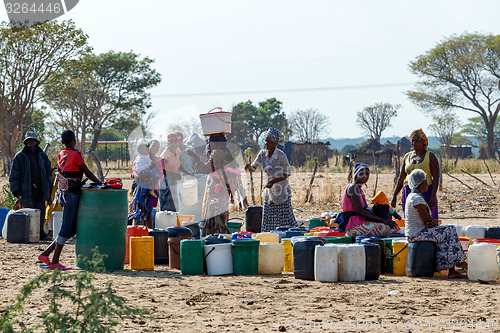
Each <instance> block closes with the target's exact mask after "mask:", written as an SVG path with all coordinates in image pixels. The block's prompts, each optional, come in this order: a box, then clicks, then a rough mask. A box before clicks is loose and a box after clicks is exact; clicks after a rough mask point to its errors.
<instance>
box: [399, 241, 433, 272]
mask: <svg viewBox="0 0 500 333" xmlns="http://www.w3.org/2000/svg"><path fill="white" fill-rule="evenodd" d="M435 261H436V244H435V243H434V242H427V241H421V242H411V243H409V244H408V255H407V259H406V276H412V277H432V276H433V275H434V264H435Z"/></svg>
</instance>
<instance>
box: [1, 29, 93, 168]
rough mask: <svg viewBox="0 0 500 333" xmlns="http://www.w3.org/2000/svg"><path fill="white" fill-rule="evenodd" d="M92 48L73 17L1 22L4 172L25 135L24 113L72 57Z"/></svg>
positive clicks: (2, 148)
mask: <svg viewBox="0 0 500 333" xmlns="http://www.w3.org/2000/svg"><path fill="white" fill-rule="evenodd" d="M88 51H89V47H88V46H87V36H86V35H85V34H84V33H83V31H81V30H80V29H76V28H75V25H74V24H73V23H72V22H70V21H64V22H62V23H56V22H53V21H51V22H45V23H42V24H35V25H33V26H32V27H30V28H18V27H13V26H11V25H9V24H8V23H5V22H3V23H0V132H1V134H0V147H1V150H2V155H3V162H4V166H6V168H5V169H4V172H5V173H8V172H9V171H10V165H11V162H12V158H13V157H14V155H15V153H16V150H17V148H18V146H19V143H20V142H21V139H22V136H23V118H24V115H25V113H26V112H27V111H28V110H29V109H30V108H32V107H33V105H34V104H35V103H36V102H37V101H38V100H39V99H40V94H39V92H40V88H41V87H43V86H44V85H46V84H48V83H49V82H50V81H51V79H52V73H53V72H54V71H57V70H59V69H60V68H61V67H62V66H63V65H64V64H65V63H67V62H68V61H69V60H71V59H73V58H75V57H77V56H80V55H82V54H85V53H87V52H88Z"/></svg>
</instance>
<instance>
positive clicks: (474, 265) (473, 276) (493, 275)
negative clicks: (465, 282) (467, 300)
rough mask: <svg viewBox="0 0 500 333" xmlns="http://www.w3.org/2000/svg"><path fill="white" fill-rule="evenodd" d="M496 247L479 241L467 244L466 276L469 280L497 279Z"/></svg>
mask: <svg viewBox="0 0 500 333" xmlns="http://www.w3.org/2000/svg"><path fill="white" fill-rule="evenodd" d="M496 250H497V247H496V246H495V245H493V244H488V243H479V244H473V245H471V246H469V251H468V252H469V253H468V256H469V258H468V267H467V276H468V278H469V280H471V281H478V280H481V281H496V280H498V260H497V252H496Z"/></svg>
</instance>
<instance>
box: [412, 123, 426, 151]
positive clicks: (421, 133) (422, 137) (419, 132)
mask: <svg viewBox="0 0 500 333" xmlns="http://www.w3.org/2000/svg"><path fill="white" fill-rule="evenodd" d="M414 135H417V136H418V137H419V138H420V140H422V142H423V145H424V150H427V145H428V144H429V140H427V136H426V135H425V133H424V131H422V129H421V128H419V129H416V130H414V131H413V132H411V134H410V139H411V138H412V137H413V136H414Z"/></svg>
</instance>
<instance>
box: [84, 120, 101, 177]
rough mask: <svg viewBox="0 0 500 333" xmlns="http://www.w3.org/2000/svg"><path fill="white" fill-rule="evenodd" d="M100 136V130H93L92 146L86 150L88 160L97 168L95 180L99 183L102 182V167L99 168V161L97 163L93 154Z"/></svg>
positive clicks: (97, 159) (96, 158)
mask: <svg viewBox="0 0 500 333" xmlns="http://www.w3.org/2000/svg"><path fill="white" fill-rule="evenodd" d="M100 135H101V129H100V128H99V129H95V130H94V138H93V139H92V144H91V145H90V148H89V149H88V150H87V153H88V154H89V156H90V158H91V159H92V161H94V163H95V166H96V168H97V178H99V180H100V181H101V182H103V181H104V174H103V172H102V167H101V161H99V158H98V157H97V156H96V154H95V153H94V152H95V151H96V150H97V143H98V142H99V136H100Z"/></svg>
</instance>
